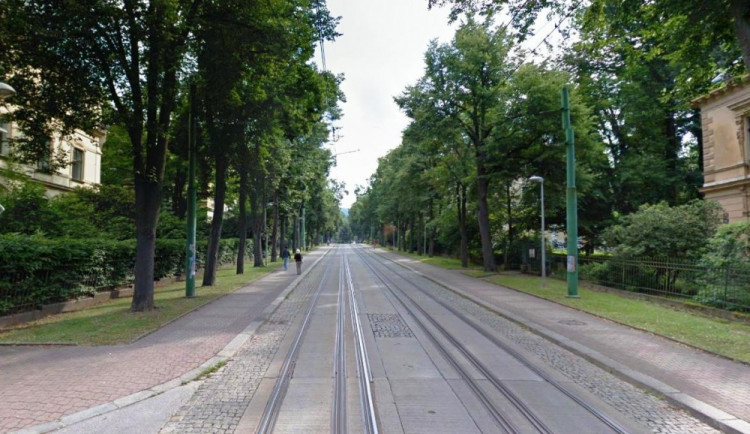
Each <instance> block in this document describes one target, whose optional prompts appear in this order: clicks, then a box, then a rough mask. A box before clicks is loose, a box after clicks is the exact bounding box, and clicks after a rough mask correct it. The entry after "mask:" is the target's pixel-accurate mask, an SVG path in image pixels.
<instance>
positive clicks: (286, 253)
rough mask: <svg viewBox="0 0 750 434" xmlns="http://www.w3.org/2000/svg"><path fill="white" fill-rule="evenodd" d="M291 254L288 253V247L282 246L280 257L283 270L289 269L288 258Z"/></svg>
mask: <svg viewBox="0 0 750 434" xmlns="http://www.w3.org/2000/svg"><path fill="white" fill-rule="evenodd" d="M291 256H292V254H291V253H289V248H288V247H284V251H283V252H281V259H282V260H283V261H284V271H286V270H288V269H289V258H290V257H291Z"/></svg>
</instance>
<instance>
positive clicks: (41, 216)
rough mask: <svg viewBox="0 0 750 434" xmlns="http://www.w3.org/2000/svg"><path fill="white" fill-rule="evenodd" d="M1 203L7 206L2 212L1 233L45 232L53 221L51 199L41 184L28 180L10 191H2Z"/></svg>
mask: <svg viewBox="0 0 750 434" xmlns="http://www.w3.org/2000/svg"><path fill="white" fill-rule="evenodd" d="M0 203H2V204H3V207H5V211H4V212H3V213H2V214H0V233H5V234H7V233H13V232H18V233H21V234H27V235H30V234H33V233H37V232H45V231H46V230H48V229H49V225H50V224H51V223H53V220H54V219H53V217H52V211H51V209H50V206H49V200H48V199H47V198H46V197H44V187H43V186H42V185H40V184H35V183H30V182H27V183H22V184H21V185H19V186H15V187H13V188H11V189H10V190H9V191H6V192H3V191H0Z"/></svg>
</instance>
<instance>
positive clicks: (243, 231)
mask: <svg viewBox="0 0 750 434" xmlns="http://www.w3.org/2000/svg"><path fill="white" fill-rule="evenodd" d="M240 166H241V167H240V215H239V217H238V219H239V221H238V226H239V231H240V241H239V247H238V251H237V274H245V246H246V245H247V188H248V185H247V184H248V179H247V175H248V171H247V167H245V165H244V164H242V165H240Z"/></svg>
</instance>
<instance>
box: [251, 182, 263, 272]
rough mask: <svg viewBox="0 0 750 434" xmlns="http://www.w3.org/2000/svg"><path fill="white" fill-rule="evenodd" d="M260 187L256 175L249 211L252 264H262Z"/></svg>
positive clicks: (258, 265)
mask: <svg viewBox="0 0 750 434" xmlns="http://www.w3.org/2000/svg"><path fill="white" fill-rule="evenodd" d="M259 190H261V188H259V186H258V180H257V177H256V180H255V186H254V188H253V198H252V199H251V200H250V209H251V211H250V213H251V214H252V217H251V221H252V230H253V266H254V267H262V266H263V216H262V215H261V213H262V212H263V207H262V206H261V192H260V191H259Z"/></svg>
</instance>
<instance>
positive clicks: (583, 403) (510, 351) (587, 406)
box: [381, 258, 630, 434]
mask: <svg viewBox="0 0 750 434" xmlns="http://www.w3.org/2000/svg"><path fill="white" fill-rule="evenodd" d="M385 261H388V262H391V263H392V262H393V261H390V260H388V259H387V258H385ZM381 264H382V265H383V266H384V267H385V268H388V269H389V270H391V271H393V272H394V273H395V274H398V272H396V271H394V270H393V268H390V267H388V266H387V265H385V262H381ZM399 267H400V268H402V269H403V267H401V266H399ZM402 278H403V279H404V280H405V281H406V282H407V283H409V284H410V285H411V286H412V287H414V288H415V289H417V290H418V291H420V292H421V293H423V294H425V295H426V296H428V297H430V298H431V299H432V300H434V301H435V302H437V303H438V304H440V305H441V306H443V307H444V308H445V309H447V310H448V311H450V312H451V313H452V314H454V315H456V316H457V317H458V318H460V319H461V320H462V321H464V322H465V323H466V324H468V325H469V326H470V327H471V328H473V329H474V330H476V331H477V332H478V333H480V334H481V335H482V336H484V337H485V338H487V339H488V340H490V341H491V342H492V343H493V344H495V345H496V346H498V347H499V348H502V349H503V350H504V351H505V352H507V353H508V354H510V355H511V356H513V358H515V359H516V360H518V361H519V362H521V363H522V364H523V365H524V366H526V367H527V368H529V369H530V370H531V371H532V372H534V373H535V374H536V375H538V376H539V377H541V378H542V379H543V380H544V381H546V382H547V383H549V384H550V385H552V386H553V387H555V388H556V389H557V390H559V391H560V392H562V393H563V394H564V395H566V396H567V397H568V398H570V399H571V400H573V401H574V402H576V403H577V404H578V405H580V406H581V407H583V408H584V409H585V410H586V411H588V412H589V413H590V414H592V415H593V416H595V417H596V418H597V419H599V420H600V421H601V422H602V423H604V424H605V425H607V426H609V427H610V428H612V430H614V431H615V432H617V433H620V434H627V433H629V432H630V431H629V430H627V429H626V428H625V427H623V426H622V425H620V424H619V423H618V422H617V421H615V420H613V419H612V418H610V417H609V416H607V415H606V414H604V413H603V412H602V411H600V410H598V409H597V408H595V407H594V406H592V405H591V404H589V403H588V402H586V400H584V399H583V398H581V397H580V396H578V395H577V394H576V393H575V392H573V391H571V390H570V389H569V388H567V387H565V386H563V385H562V384H561V383H559V382H558V381H556V380H555V379H554V378H552V376H550V375H549V374H547V373H546V372H545V371H544V370H542V369H541V368H539V367H537V366H536V365H535V364H534V363H532V362H531V361H530V360H529V359H528V358H526V357H525V356H523V355H522V354H521V353H520V352H518V351H516V350H515V349H514V348H512V347H511V346H510V345H508V344H506V343H505V342H503V341H501V340H500V339H498V338H497V337H496V336H495V335H494V334H493V333H492V332H491V331H489V330H487V328H486V327H485V326H484V325H482V324H481V323H479V322H477V321H476V320H475V319H473V318H471V317H470V316H468V315H466V314H464V313H462V312H460V311H459V310H458V309H456V308H455V307H453V306H451V305H450V304H449V303H448V302H446V301H444V300H441V299H439V298H437V297H435V296H433V295H431V294H429V293H427V292H426V291H425V290H423V289H422V288H420V287H418V286H417V285H415V284H414V283H413V282H411V281H410V280H409V279H407V278H405V277H403V276H402ZM480 306H481V305H480Z"/></svg>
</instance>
